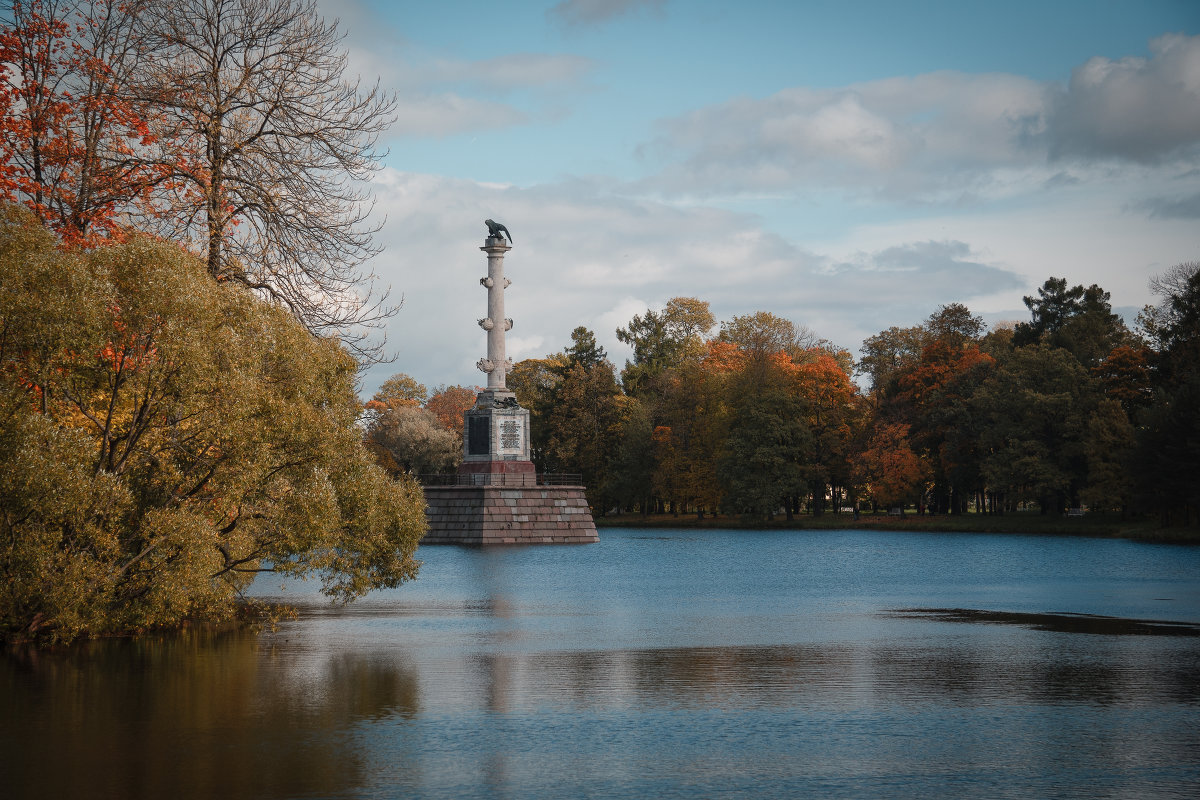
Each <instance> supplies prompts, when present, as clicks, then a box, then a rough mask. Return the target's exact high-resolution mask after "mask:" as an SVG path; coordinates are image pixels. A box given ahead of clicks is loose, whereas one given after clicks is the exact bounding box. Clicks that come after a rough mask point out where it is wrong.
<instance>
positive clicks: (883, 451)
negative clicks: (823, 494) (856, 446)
mask: <svg viewBox="0 0 1200 800" xmlns="http://www.w3.org/2000/svg"><path fill="white" fill-rule="evenodd" d="M854 478H855V480H856V481H857V482H858V483H860V484H861V485H862V486H864V487H865V488H866V490H867V492H868V494H869V495H870V498H871V501H872V502H874V503H877V504H878V505H881V506H884V507H888V508H890V507H893V506H899V507H900V508H901V509H902V510H903V508H904V505H905V504H906V503H911V502H916V501H918V500H919V499H920V497H921V494H922V492H923V490H924V482H925V478H926V468H925V465H924V463H923V462H922V461H921V459H920V458H919V457H918V456H917V454H916V453H914V452H913V449H912V445H911V444H910V442H909V438H908V426H907V425H904V424H902V423H882V424H880V425H877V426H876V427H874V428H873V429H872V432H871V436H870V438H869V440H868V441H867V445H866V447H865V448H863V450H862V451H861V452H859V453H857V454H855V457H854Z"/></svg>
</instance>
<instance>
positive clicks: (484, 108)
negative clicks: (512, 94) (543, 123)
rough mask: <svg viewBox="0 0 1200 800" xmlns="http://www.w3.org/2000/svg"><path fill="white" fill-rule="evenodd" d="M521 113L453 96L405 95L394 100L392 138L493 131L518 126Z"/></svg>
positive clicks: (499, 105)
mask: <svg viewBox="0 0 1200 800" xmlns="http://www.w3.org/2000/svg"><path fill="white" fill-rule="evenodd" d="M527 118H528V115H526V114H525V113H524V112H522V111H520V110H518V109H516V108H513V107H512V106H509V105H505V104H504V103H494V102H490V101H488V100H477V99H475V98H471V97H462V96H460V95H457V94H453V93H443V94H418V93H412V94H405V95H401V96H398V97H397V98H396V121H395V123H393V124H392V127H391V133H392V135H394V136H422V137H442V136H451V135H453V134H456V133H463V132H466V131H482V130H494V129H496V128H507V127H510V126H512V125H519V124H521V123H523V122H525V121H526V120H527Z"/></svg>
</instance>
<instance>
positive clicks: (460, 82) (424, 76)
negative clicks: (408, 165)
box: [323, 0, 597, 138]
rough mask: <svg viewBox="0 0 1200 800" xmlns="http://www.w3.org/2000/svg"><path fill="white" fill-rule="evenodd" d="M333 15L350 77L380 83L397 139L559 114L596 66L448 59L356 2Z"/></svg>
mask: <svg viewBox="0 0 1200 800" xmlns="http://www.w3.org/2000/svg"><path fill="white" fill-rule="evenodd" d="M324 5H326V6H328V5H332V4H330V3H324ZM323 10H325V9H323ZM333 10H334V11H336V15H337V16H340V20H339V22H340V27H341V30H343V31H344V32H345V33H346V37H347V38H346V45H347V74H348V75H350V76H361V79H362V81H363V82H364V83H365V84H374V83H375V81H376V79H378V80H379V82H380V85H381V86H382V87H383V88H385V89H386V90H387V91H390V92H395V94H396V101H397V109H396V111H397V114H396V123H395V125H394V126H393V127H392V129H391V133H392V134H393V135H395V136H413V137H431V138H441V137H446V136H452V135H456V134H461V133H476V132H481V131H489V130H496V129H500V128H508V127H512V126H516V125H526V124H529V123H531V122H535V121H538V120H540V119H544V118H547V117H554V116H557V115H559V114H561V113H562V110H563V107H564V103H563V98H566V97H571V96H574V95H575V94H577V93H579V92H580V91H584V90H586V89H587V80H588V77H589V76H590V75H591V74H592V73H593V72H594V71H595V69H596V66H597V65H596V62H595V61H594V60H592V59H590V58H586V57H584V56H578V55H572V54H565V53H509V54H505V55H501V56H496V57H493V58H484V59H477V60H471V59H462V58H452V57H447V56H446V55H445V54H443V53H440V52H430V51H428V50H426V49H424V48H422V47H420V46H418V45H417V44H415V43H414V42H412V41H409V40H408V39H406V38H405V37H404V36H403V35H401V34H400V32H399V31H397V30H396V29H394V28H392V27H391V26H390V25H389V24H388V23H387V22H386V20H384V19H381V17H380V15H379V14H378V13H376V12H374V11H372V10H370V9H367V8H365V7H364V6H363V5H362V3H361V2H359V1H358V0H345V2H344V3H341V4H338V5H337V6H336V8H334V9H333ZM327 16H330V17H332V16H334V14H329V13H327Z"/></svg>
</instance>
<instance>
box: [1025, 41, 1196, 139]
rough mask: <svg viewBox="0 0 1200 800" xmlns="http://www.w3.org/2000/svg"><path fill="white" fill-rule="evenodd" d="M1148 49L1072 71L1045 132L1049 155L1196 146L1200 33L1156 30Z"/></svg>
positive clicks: (1092, 63) (1090, 61) (1095, 61)
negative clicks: (1162, 33) (1146, 52)
mask: <svg viewBox="0 0 1200 800" xmlns="http://www.w3.org/2000/svg"><path fill="white" fill-rule="evenodd" d="M1150 50H1151V52H1152V53H1153V56H1152V57H1151V58H1150V59H1144V58H1122V59H1119V60H1116V61H1114V60H1111V59H1107V58H1101V57H1096V58H1092V59H1089V60H1088V61H1087V63H1085V64H1083V65H1082V66H1081V67H1079V68H1077V69H1076V70H1075V71H1074V72H1073V73H1072V74H1071V82H1070V84H1069V86H1068V87H1067V90H1066V92H1065V93H1063V94H1062V95H1061V96H1060V97H1058V98H1057V99H1056V103H1055V107H1054V112H1053V125H1052V126H1050V128H1049V130H1048V131H1047V134H1048V139H1049V143H1050V152H1051V155H1052V156H1053V157H1055V158H1068V157H1081V158H1117V159H1129V160H1133V161H1140V162H1155V161H1159V160H1161V159H1164V158H1168V157H1170V156H1173V155H1179V154H1181V153H1183V154H1186V153H1191V154H1195V153H1196V152H1197V151H1198V149H1200V148H1198V144H1200V36H1193V37H1188V36H1182V35H1179V34H1170V35H1167V36H1161V37H1159V38H1157V39H1155V40H1153V41H1152V42H1151V43H1150Z"/></svg>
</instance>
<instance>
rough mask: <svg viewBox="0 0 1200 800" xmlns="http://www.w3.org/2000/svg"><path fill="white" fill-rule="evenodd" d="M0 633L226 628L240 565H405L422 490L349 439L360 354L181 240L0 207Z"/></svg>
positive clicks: (410, 571)
mask: <svg viewBox="0 0 1200 800" xmlns="http://www.w3.org/2000/svg"><path fill="white" fill-rule="evenodd" d="M0 286H3V288H4V290H3V291H2V292H0V542H2V544H0V574H3V575H4V576H5V579H4V580H3V581H0V637H4V638H13V637H22V636H38V637H42V636H44V637H46V638H51V639H59V640H66V639H70V638H72V637H74V636H76V635H79V634H82V633H93V634H102V633H110V632H116V631H127V630H131V629H144V628H146V627H151V626H159V625H166V626H171V625H178V624H179V623H180V622H181V621H183V620H185V619H188V618H198V619H222V618H227V617H228V616H229V615H230V614H231V613H232V612H233V609H234V606H235V601H236V598H237V597H238V596H239V594H240V593H241V591H242V590H244V589H245V587H246V586H247V585H248V584H249V583H250V581H251V580H252V579H253V578H254V576H255V575H256V574H258V573H259V572H263V571H275V572H281V573H286V574H291V575H310V574H311V575H315V576H318V577H320V579H321V581H322V584H323V587H324V591H325V592H326V593H328V594H330V595H331V596H333V597H335V598H340V599H344V600H348V599H351V598H354V597H357V596H360V595H362V594H364V593H366V592H368V591H370V590H372V589H375V588H381V587H388V586H395V585H397V584H398V583H400V582H401V581H403V580H407V579H409V578H411V577H413V576H414V575H415V574H416V570H417V562H416V561H415V560H414V559H413V553H414V551H415V548H416V545H417V541H418V540H419V539H420V537H421V536H422V535H423V533H424V530H425V519H424V502H423V499H422V497H421V490H420V487H419V486H417V485H416V484H415V483H413V482H411V481H408V480H400V481H393V480H391V479H389V478H388V476H387V475H386V473H385V472H384V471H383V470H382V469H380V468H379V467H378V466H377V465H375V464H374V463H373V460H372V459H371V457H370V456H369V454H368V453H367V452H366V451H365V450H364V448H363V446H362V433H361V430H360V428H359V427H358V425H357V415H358V409H359V404H358V400H357V397H356V395H355V391H354V379H355V374H356V363H355V361H354V359H353V358H352V357H351V356H350V354H349V353H347V352H346V351H345V350H344V349H343V348H342V347H341V346H340V345H339V344H338V342H336V341H335V340H332V339H327V338H319V337H314V336H312V335H311V334H310V333H309V332H308V331H306V330H305V329H304V328H303V327H302V326H300V325H299V324H298V323H297V322H296V321H295V319H294V318H292V317H291V316H290V315H289V314H287V313H286V312H285V311H283V310H282V309H279V308H278V307H275V306H272V305H270V304H267V303H264V302H263V301H261V300H260V299H257V298H256V297H254V296H253V295H252V294H251V293H250V292H248V291H247V290H246V289H245V288H243V287H240V286H237V285H235V284H232V283H218V282H217V281H215V280H213V278H212V277H211V276H210V275H209V274H208V273H207V271H206V269H205V267H204V265H203V264H202V263H201V262H199V261H197V260H196V259H194V258H193V257H191V256H188V255H187V254H186V253H184V252H183V251H182V250H180V249H179V248H178V247H175V246H172V245H169V244H163V243H156V242H153V241H150V240H147V239H144V238H139V237H134V238H133V239H132V240H131V241H129V242H128V243H126V244H124V245H121V246H119V247H104V248H98V249H94V250H90V251H78V250H76V251H63V250H62V249H60V248H58V247H57V246H56V242H55V241H54V240H53V238H52V236H51V234H50V233H49V232H48V231H46V230H45V228H43V227H42V226H41V225H40V224H39V223H38V222H37V221H36V220H34V219H32V218H31V217H30V216H29V214H27V213H18V212H17V211H15V210H14V208H13V207H11V206H10V207H7V208H5V209H4V210H3V214H0Z"/></svg>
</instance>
